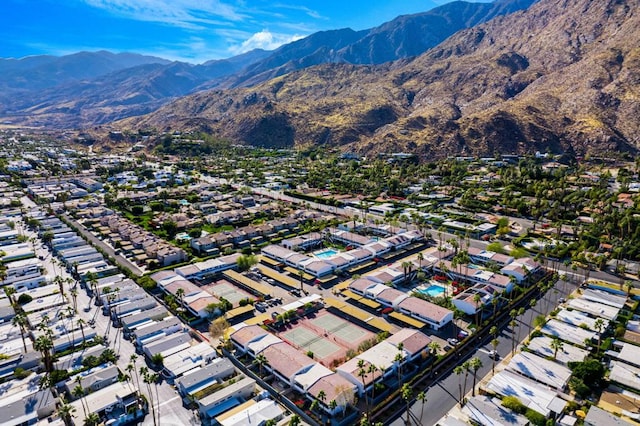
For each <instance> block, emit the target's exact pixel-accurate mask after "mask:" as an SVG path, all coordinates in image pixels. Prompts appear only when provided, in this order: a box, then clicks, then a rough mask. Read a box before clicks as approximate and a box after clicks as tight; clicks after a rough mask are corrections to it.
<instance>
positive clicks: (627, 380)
mask: <svg viewBox="0 0 640 426" xmlns="http://www.w3.org/2000/svg"><path fill="white" fill-rule="evenodd" d="M609 367H610V368H611V370H610V371H609V380H610V381H612V382H616V383H619V384H621V385H624V386H626V387H628V388H631V389H635V390H636V391H640V368H637V367H633V366H631V365H629V364H625V363H624V362H620V361H615V360H612V361H611V362H610V363H609Z"/></svg>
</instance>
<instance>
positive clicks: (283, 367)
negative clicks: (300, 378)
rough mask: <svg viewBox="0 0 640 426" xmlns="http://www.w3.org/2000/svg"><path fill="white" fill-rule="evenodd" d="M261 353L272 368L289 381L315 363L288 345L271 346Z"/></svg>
mask: <svg viewBox="0 0 640 426" xmlns="http://www.w3.org/2000/svg"><path fill="white" fill-rule="evenodd" d="M261 353H262V354H263V355H264V356H265V358H267V361H268V362H269V365H270V366H271V368H273V369H274V370H275V371H277V372H278V373H280V374H281V375H282V376H284V377H286V378H287V379H292V378H293V376H295V375H296V374H297V373H299V372H300V370H302V369H303V368H305V367H308V366H310V365H312V364H314V363H315V361H314V360H312V359H311V358H309V357H308V356H306V355H305V354H303V353H302V352H300V351H298V350H297V349H295V348H294V347H293V346H290V345H289V344H287V343H277V344H275V345H271V346H269V347H268V348H266V349H265V350H264V351H262V352H261Z"/></svg>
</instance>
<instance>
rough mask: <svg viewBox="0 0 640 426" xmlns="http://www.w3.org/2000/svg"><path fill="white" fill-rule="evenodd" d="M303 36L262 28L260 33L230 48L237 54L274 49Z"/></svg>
mask: <svg viewBox="0 0 640 426" xmlns="http://www.w3.org/2000/svg"><path fill="white" fill-rule="evenodd" d="M303 37H304V36H301V35H298V34H294V35H291V34H279V33H272V32H271V31H269V30H262V31H260V32H258V33H255V34H253V35H252V36H251V37H249V38H248V39H247V40H245V41H243V42H242V44H240V45H239V46H232V47H231V48H230V49H229V50H230V51H231V53H233V54H235V55H238V54H240V53H245V52H248V51H250V50H253V49H264V50H273V49H276V48H278V47H280V46H282V45H283V44H287V43H291V42H292V41H296V40H300V39H301V38H303Z"/></svg>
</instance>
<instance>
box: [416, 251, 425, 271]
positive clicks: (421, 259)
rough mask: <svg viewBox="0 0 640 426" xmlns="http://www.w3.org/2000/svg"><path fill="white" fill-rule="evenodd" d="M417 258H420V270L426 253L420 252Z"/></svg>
mask: <svg viewBox="0 0 640 426" xmlns="http://www.w3.org/2000/svg"><path fill="white" fill-rule="evenodd" d="M416 259H418V267H419V268H420V270H422V262H423V261H424V254H422V252H419V253H418V255H417V256H416Z"/></svg>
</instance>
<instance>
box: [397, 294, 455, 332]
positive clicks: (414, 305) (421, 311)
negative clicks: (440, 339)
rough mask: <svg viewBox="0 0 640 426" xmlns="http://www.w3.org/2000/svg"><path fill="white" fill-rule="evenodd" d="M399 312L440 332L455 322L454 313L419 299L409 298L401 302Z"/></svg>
mask: <svg viewBox="0 0 640 426" xmlns="http://www.w3.org/2000/svg"><path fill="white" fill-rule="evenodd" d="M398 310H399V311H400V312H402V313H403V314H406V315H409V316H411V317H414V318H416V319H418V320H420V321H422V322H425V323H427V324H428V325H429V326H430V327H431V328H433V329H434V330H439V329H440V328H442V327H444V326H446V325H447V324H449V323H450V322H451V321H452V320H453V311H450V310H449V309H446V308H443V307H441V306H438V305H436V304H434V303H431V302H427V301H426V300H422V299H418V298H417V297H407V298H406V299H404V300H403V301H401V302H400V303H399V304H398Z"/></svg>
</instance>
